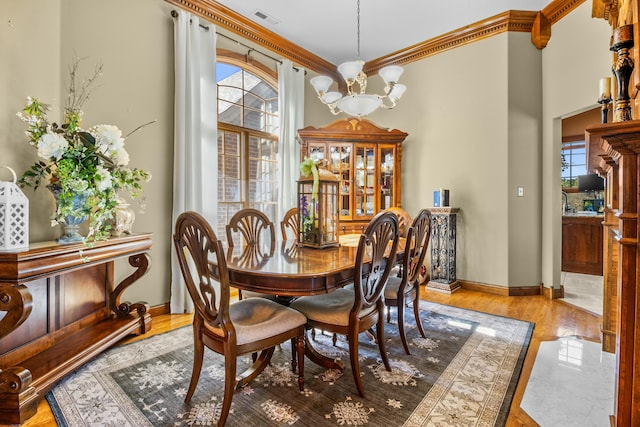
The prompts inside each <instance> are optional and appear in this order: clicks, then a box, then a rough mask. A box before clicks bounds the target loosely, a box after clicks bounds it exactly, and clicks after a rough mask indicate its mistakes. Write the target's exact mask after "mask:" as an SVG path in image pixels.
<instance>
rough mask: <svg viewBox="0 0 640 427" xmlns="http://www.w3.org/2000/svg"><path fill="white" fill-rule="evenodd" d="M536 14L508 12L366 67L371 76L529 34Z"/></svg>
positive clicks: (381, 59)
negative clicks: (511, 33)
mask: <svg viewBox="0 0 640 427" xmlns="http://www.w3.org/2000/svg"><path fill="white" fill-rule="evenodd" d="M536 14H537V12H530V11H518V10H509V11H506V12H503V13H500V14H498V15H495V16H492V17H490V18H487V19H484V20H482V21H478V22H475V23H473V24H470V25H467V26H465V27H462V28H458V29H456V30H453V31H450V32H448V33H445V34H442V35H441V36H438V37H434V38H432V39H429V40H426V41H424V42H421V43H418V44H415V45H413V46H410V47H408V48H406V49H402V50H399V51H396V52H393V53H391V54H389V55H386V56H382V57H380V58H378V59H374V60H373V61H369V62H367V64H366V72H367V73H371V72H375V71H377V70H379V69H380V68H382V67H384V66H386V65H389V64H409V63H411V62H415V61H418V60H420V59H423V58H426V57H429V56H433V55H435V54H438V53H441V52H444V51H446V50H449V49H453V48H456V47H460V46H463V45H466V44H469V43H473V42H476V41H479V40H482V39H485V38H487V37H491V36H495V35H496V34H500V33H504V32H507V31H518V32H530V31H531V27H532V26H533V21H534V20H535V18H536Z"/></svg>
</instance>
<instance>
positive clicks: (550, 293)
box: [541, 285, 564, 299]
mask: <svg viewBox="0 0 640 427" xmlns="http://www.w3.org/2000/svg"><path fill="white" fill-rule="evenodd" d="M541 287H542V294H543V295H544V296H545V297H547V298H548V299H557V298H564V286H563V285H560V287H559V288H547V287H545V286H542V285H541Z"/></svg>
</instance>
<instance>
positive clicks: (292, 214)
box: [280, 208, 300, 240]
mask: <svg viewBox="0 0 640 427" xmlns="http://www.w3.org/2000/svg"><path fill="white" fill-rule="evenodd" d="M287 229H289V230H291V232H290V234H293V239H295V240H297V239H298V234H299V231H300V217H299V216H298V208H291V209H289V210H288V211H287V213H286V214H284V218H282V221H280V231H282V240H288V239H289V237H288V235H287Z"/></svg>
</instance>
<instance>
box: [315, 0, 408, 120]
mask: <svg viewBox="0 0 640 427" xmlns="http://www.w3.org/2000/svg"><path fill="white" fill-rule="evenodd" d="M357 6H358V10H357V17H358V18H357V34H358V59H357V60H356V61H349V62H343V63H342V64H340V65H339V66H338V72H339V73H340V75H341V76H342V78H343V79H344V80H345V82H346V84H347V94H346V95H343V94H341V93H340V92H327V91H328V90H329V87H330V86H331V85H332V84H333V79H332V78H331V77H328V76H317V77H314V78H312V79H311V80H310V83H311V85H312V86H313V88H314V89H315V90H316V93H317V94H318V98H319V99H320V100H321V101H322V103H323V104H325V105H327V106H328V107H329V109H330V110H331V113H333V114H340V113H341V112H345V113H347V114H349V115H351V116H356V117H361V116H366V115H368V114H371V113H373V112H374V111H375V110H376V109H378V108H386V109H390V108H393V107H395V106H396V103H397V102H398V99H400V97H401V96H402V94H403V93H404V91H405V90H406V89H407V87H406V86H405V85H402V84H398V79H399V78H400V75H401V74H402V72H403V71H404V70H403V69H402V67H400V66H398V65H388V66H386V67H383V68H381V69H380V71H378V74H379V75H380V77H382V80H384V83H385V87H384V95H375V94H373V95H371V94H367V93H366V89H367V75H366V74H365V73H364V72H363V71H362V68H363V66H364V61H362V60H361V59H360V0H358V1H357ZM356 85H357V88H356ZM356 89H359V91H358V90H356Z"/></svg>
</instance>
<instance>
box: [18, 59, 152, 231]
mask: <svg viewBox="0 0 640 427" xmlns="http://www.w3.org/2000/svg"><path fill="white" fill-rule="evenodd" d="M79 62H80V60H76V61H75V63H74V64H73V66H72V68H71V76H70V77H71V78H70V86H69V87H70V91H69V99H68V102H67V105H66V107H65V120H64V124H62V125H58V124H56V123H54V122H49V119H48V118H47V111H48V110H49V106H48V105H46V104H43V103H41V102H40V101H39V100H38V99H36V98H32V97H27V104H26V106H25V107H24V109H23V110H22V111H21V112H19V113H18V114H17V115H18V117H20V119H22V120H23V121H24V122H26V123H27V124H28V130H27V131H26V134H27V136H28V137H29V141H30V143H31V145H32V146H34V147H35V148H36V149H37V150H38V157H39V158H40V161H38V162H36V163H35V164H34V165H33V166H32V167H31V168H30V169H28V170H27V171H25V172H24V173H23V175H22V177H21V178H20V184H21V185H22V186H32V187H34V189H37V188H38V186H39V185H40V184H41V182H42V181H43V180H45V181H47V180H48V183H49V185H53V186H55V191H56V194H57V204H58V206H57V211H56V214H55V221H57V222H58V223H64V222H65V218H67V221H68V218H82V217H84V216H88V218H89V234H88V235H87V236H86V240H101V239H106V238H108V237H109V236H110V231H111V227H112V225H111V222H112V221H111V220H112V218H113V215H114V210H115V207H116V205H117V203H118V196H119V194H122V193H128V194H129V195H130V196H131V197H137V196H138V195H139V194H140V192H141V190H142V183H143V182H146V181H148V180H149V179H151V174H149V173H148V172H146V171H144V170H141V169H137V168H129V167H127V165H128V164H129V154H128V153H127V151H126V150H125V139H126V136H125V137H123V136H122V132H121V131H120V129H118V128H117V127H116V126H113V125H104V124H102V125H96V126H93V127H91V128H89V130H88V131H87V130H83V129H82V128H81V127H80V125H81V118H82V110H81V106H82V104H83V103H84V101H86V99H87V98H88V95H89V87H90V85H91V83H92V82H93V81H94V80H95V78H97V77H98V76H99V74H100V72H101V70H102V66H101V65H99V66H97V67H96V71H95V74H94V75H93V77H92V78H91V79H89V80H88V81H86V82H83V84H82V86H81V87H80V88H76V84H75V77H76V71H77V67H78V64H79ZM151 123H152V122H151ZM147 124H149V123H147ZM143 126H146V125H143ZM143 126H139V127H138V128H136V129H135V130H134V131H133V132H135V131H137V130H138V129H140V128H141V127H143ZM133 132H131V133H133ZM131 133H129V135H131ZM129 135H127V136H129ZM52 191H53V190H52ZM78 194H81V195H82V196H83V197H82V199H83V202H81V203H80V205H79V204H78V201H77V199H76V200H75V201H74V196H76V195H78Z"/></svg>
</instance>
